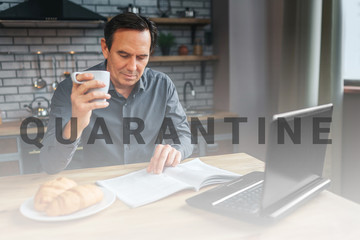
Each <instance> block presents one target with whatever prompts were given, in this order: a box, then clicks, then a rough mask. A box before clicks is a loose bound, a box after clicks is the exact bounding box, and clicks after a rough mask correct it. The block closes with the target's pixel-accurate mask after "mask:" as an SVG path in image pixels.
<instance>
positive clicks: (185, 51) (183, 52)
mask: <svg viewBox="0 0 360 240" xmlns="http://www.w3.org/2000/svg"><path fill="white" fill-rule="evenodd" d="M188 53H189V49H188V47H187V46H186V45H184V44H182V45H181V46H179V48H178V54H179V55H180V56H186V55H188Z"/></svg>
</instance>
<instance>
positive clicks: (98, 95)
mask: <svg viewBox="0 0 360 240" xmlns="http://www.w3.org/2000/svg"><path fill="white" fill-rule="evenodd" d="M110 98H111V95H110V94H108V93H104V92H101V91H92V92H88V93H86V94H85V95H83V101H84V102H92V101H93V100H96V99H110Z"/></svg>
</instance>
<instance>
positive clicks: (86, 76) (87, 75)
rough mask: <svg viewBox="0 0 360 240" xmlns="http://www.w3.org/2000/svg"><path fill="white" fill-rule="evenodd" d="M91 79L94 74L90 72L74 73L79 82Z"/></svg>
mask: <svg viewBox="0 0 360 240" xmlns="http://www.w3.org/2000/svg"><path fill="white" fill-rule="evenodd" d="M92 79H94V75H93V74H92V73H81V74H77V75H76V80H78V81H79V82H83V81H89V80H92Z"/></svg>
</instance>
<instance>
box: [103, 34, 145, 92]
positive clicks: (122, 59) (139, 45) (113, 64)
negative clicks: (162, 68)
mask: <svg viewBox="0 0 360 240" xmlns="http://www.w3.org/2000/svg"><path fill="white" fill-rule="evenodd" d="M150 44H151V36H150V32H149V30H144V31H138V30H132V29H118V30H117V31H116V32H115V33H114V35H113V42H112V45H111V49H110V50H109V49H108V47H107V46H106V43H105V39H101V47H102V51H103V54H104V57H105V59H107V70H108V71H109V72H110V79H111V81H112V83H113V84H114V86H115V88H121V89H124V88H131V87H134V85H135V84H136V83H137V81H139V79H140V77H141V76H142V74H143V72H144V69H145V67H146V65H147V63H148V62H149V56H150Z"/></svg>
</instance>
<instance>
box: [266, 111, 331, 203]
mask: <svg viewBox="0 0 360 240" xmlns="http://www.w3.org/2000/svg"><path fill="white" fill-rule="evenodd" d="M332 109H333V106H332V104H326V105H322V106H317V107H312V108H307V109H302V110H297V111H292V112H288V113H283V114H278V115H275V116H274V117H273V120H272V122H271V125H270V131H269V135H268V142H267V152H266V160H265V167H266V171H265V181H264V182H265V185H264V192H263V202H262V207H263V209H265V208H268V207H271V206H272V205H273V204H275V203H277V202H279V201H281V200H282V199H284V198H286V197H287V196H289V195H291V194H293V193H295V192H296V191H299V190H300V189H301V188H303V187H304V186H306V185H308V184H309V183H311V182H313V181H314V180H316V179H319V178H320V177H321V176H322V171H323V166H324V160H325V153H326V148H327V146H328V145H329V144H331V139H329V132H330V124H331V116H332Z"/></svg>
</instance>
